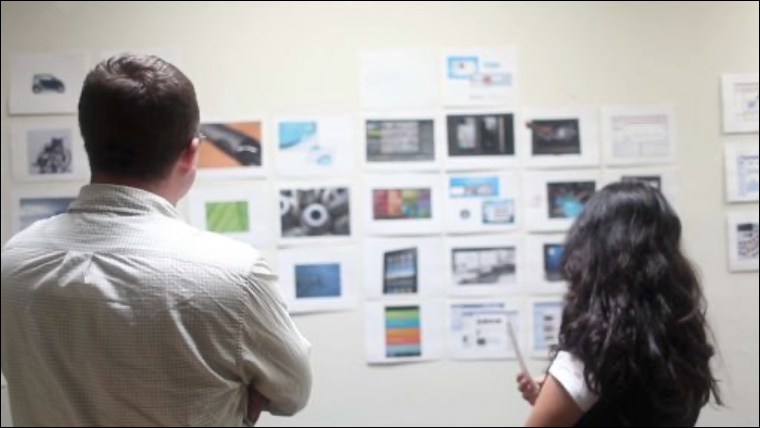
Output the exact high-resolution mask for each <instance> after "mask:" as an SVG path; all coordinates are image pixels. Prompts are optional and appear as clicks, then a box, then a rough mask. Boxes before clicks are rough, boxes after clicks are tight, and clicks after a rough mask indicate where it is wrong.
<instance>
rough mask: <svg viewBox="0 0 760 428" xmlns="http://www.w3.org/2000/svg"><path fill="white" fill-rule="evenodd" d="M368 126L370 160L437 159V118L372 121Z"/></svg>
mask: <svg viewBox="0 0 760 428" xmlns="http://www.w3.org/2000/svg"><path fill="white" fill-rule="evenodd" d="M366 127H367V128H366V132H367V161H368V162H372V163H388V162H431V161H434V160H435V156H436V153H435V121H434V120H369V121H367V123H366Z"/></svg>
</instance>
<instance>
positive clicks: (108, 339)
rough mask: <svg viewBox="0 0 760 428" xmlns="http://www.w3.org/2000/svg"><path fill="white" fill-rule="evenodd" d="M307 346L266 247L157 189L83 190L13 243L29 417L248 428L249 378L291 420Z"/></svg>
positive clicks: (12, 299) (22, 403) (21, 384)
mask: <svg viewBox="0 0 760 428" xmlns="http://www.w3.org/2000/svg"><path fill="white" fill-rule="evenodd" d="M309 348H310V345H309V344H308V342H307V341H306V340H305V339H304V338H303V337H302V336H301V334H299V332H298V330H297V329H296V327H295V326H294V324H293V322H292V320H291V319H290V317H289V316H288V313H287V311H286V308H285V304H284V301H283V299H282V297H281V295H280V292H279V291H278V288H277V278H276V277H275V275H274V274H273V273H272V270H271V269H270V268H269V266H268V265H267V264H266V262H265V261H264V260H263V259H262V257H261V255H260V254H259V252H258V251H256V250H254V249H253V248H251V247H249V246H246V245H243V244H240V243H236V242H233V241H229V240H227V239H226V238H223V237H220V236H216V235H213V234H209V233H206V232H201V231H198V230H196V229H194V228H192V227H190V226H188V225H187V224H185V223H183V222H182V221H180V220H179V216H178V214H177V212H176V211H175V209H174V207H172V206H171V204H169V203H168V202H167V201H165V200H164V199H162V198H160V197H158V196H156V195H153V194H151V193H148V192H144V191H140V190H136V189H131V188H126V187H118V186H100V185H95V186H88V187H85V188H84V189H83V190H82V193H81V195H80V197H79V198H78V199H77V201H75V202H74V204H73V205H72V206H71V210H70V212H69V213H68V214H64V215H62V216H59V217H56V218H53V219H51V220H47V221H44V222H40V223H37V224H36V225H34V226H32V227H31V228H30V229H28V230H27V231H25V232H23V233H21V234H20V235H18V236H16V237H15V238H14V239H13V240H11V242H10V243H8V245H7V246H6V247H5V248H4V249H3V251H2V371H3V373H4V374H5V376H6V377H7V379H8V391H9V393H10V400H11V408H12V412H13V418H14V421H15V423H16V424H17V425H18V426H190V427H194V426H241V425H243V422H244V418H245V414H246V409H247V396H248V394H247V389H248V386H249V385H253V386H254V387H255V388H256V389H257V390H258V391H259V392H261V394H262V395H264V396H265V397H267V398H268V399H269V400H271V408H270V409H269V410H270V411H271V412H272V413H274V414H276V415H281V416H289V415H293V414H295V413H297V412H299V411H300V410H302V409H303V408H304V407H305V406H306V403H307V401H308V398H309V395H310V391H311V371H310V367H309V361H308V360H309V355H308V354H309Z"/></svg>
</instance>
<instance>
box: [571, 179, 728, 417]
mask: <svg viewBox="0 0 760 428" xmlns="http://www.w3.org/2000/svg"><path fill="white" fill-rule="evenodd" d="M681 235H682V225H681V221H680V220H679V218H678V215H677V214H676V213H675V211H674V210H673V208H672V207H671V205H670V204H669V203H668V201H667V200H666V199H665V197H664V196H663V195H662V193H661V192H660V191H659V190H657V189H655V188H654V187H651V186H648V185H645V184H640V183H618V184H613V185H610V186H608V187H607V188H605V189H603V190H602V191H600V192H599V193H598V194H597V195H595V196H594V198H592V200H590V201H589V203H588V205H587V206H586V208H585V210H584V212H583V213H582V215H581V216H580V218H579V219H578V220H577V222H576V224H575V225H574V227H573V229H572V230H571V232H570V234H569V236H568V239H567V243H566V247H565V255H564V261H563V274H564V276H565V277H566V279H567V281H568V282H569V283H570V290H569V293H568V295H567V297H566V302H565V303H566V307H565V312H564V316H563V326H562V330H561V333H560V341H559V346H558V348H557V350H558V351H566V352H568V353H570V354H572V355H573V356H574V357H576V358H578V359H579V360H580V361H581V362H583V363H584V364H585V379H586V382H587V383H588V385H589V387H590V388H591V390H592V391H593V392H594V393H595V394H597V395H598V396H599V397H601V398H602V400H604V401H606V402H612V403H615V402H616V400H626V399H627V398H630V393H631V388H636V387H637V386H638V387H640V388H641V390H643V391H645V392H648V393H649V394H650V395H649V398H648V399H649V400H651V401H648V402H651V403H652V405H653V406H655V408H656V411H657V415H659V417H661V418H662V419H663V420H666V421H669V422H670V423H672V424H674V426H680V425H684V426H685V425H688V424H690V423H692V422H694V421H690V420H689V418H692V417H693V416H694V415H698V414H699V413H700V411H701V410H702V408H704V407H705V406H706V405H707V404H708V403H709V402H710V400H711V398H712V397H714V398H715V400H716V402H717V403H718V404H721V398H720V391H719V387H718V382H717V380H716V378H715V376H714V375H713V371H712V369H711V366H710V363H711V360H712V359H713V358H714V357H715V354H716V351H715V348H714V346H713V345H712V344H711V339H712V334H711V332H710V328H709V326H708V322H707V316H706V312H707V310H706V303H705V299H704V295H703V291H702V286H701V283H700V280H699V278H698V276H697V274H696V272H695V268H694V267H693V266H692V264H691V263H690V261H689V260H688V259H687V258H686V257H685V256H684V254H683V252H682V250H681ZM626 397H627V398H626ZM621 417H623V418H624V420H625V419H626V418H627V420H629V421H633V420H636V417H637V415H621Z"/></svg>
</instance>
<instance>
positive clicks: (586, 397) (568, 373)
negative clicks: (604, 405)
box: [549, 352, 599, 413]
mask: <svg viewBox="0 0 760 428" xmlns="http://www.w3.org/2000/svg"><path fill="white" fill-rule="evenodd" d="M584 370H585V365H584V364H583V362H582V361H580V360H578V359H577V358H575V357H574V356H572V355H571V354H569V353H567V352H560V353H559V354H558V355H557V358H556V359H555V360H554V363H553V364H552V366H551V368H550V369H549V374H550V375H551V376H552V377H553V378H554V379H556V380H557V382H559V384H560V385H562V387H563V388H565V391H567V393H568V394H570V397H571V398H572V399H573V401H575V404H577V405H578V408H580V409H581V411H582V412H583V413H588V412H589V411H591V409H593V408H594V406H596V405H597V403H599V397H597V396H596V394H594V393H593V392H591V389H590V388H589V387H588V384H587V383H586V378H585V376H584V373H583V372H584Z"/></svg>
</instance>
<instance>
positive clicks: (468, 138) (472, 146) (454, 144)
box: [447, 114, 515, 157]
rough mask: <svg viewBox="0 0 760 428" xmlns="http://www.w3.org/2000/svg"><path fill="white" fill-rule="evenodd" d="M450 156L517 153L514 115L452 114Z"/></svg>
mask: <svg viewBox="0 0 760 428" xmlns="http://www.w3.org/2000/svg"><path fill="white" fill-rule="evenodd" d="M447 124H448V138H449V156H451V157H466V156H475V157H479V156H514V155H515V129H514V126H515V123H514V115H511V114H494V115H462V116H449V117H448V120H447Z"/></svg>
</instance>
